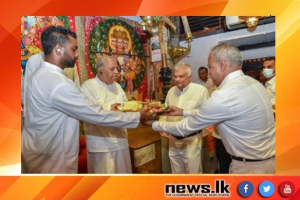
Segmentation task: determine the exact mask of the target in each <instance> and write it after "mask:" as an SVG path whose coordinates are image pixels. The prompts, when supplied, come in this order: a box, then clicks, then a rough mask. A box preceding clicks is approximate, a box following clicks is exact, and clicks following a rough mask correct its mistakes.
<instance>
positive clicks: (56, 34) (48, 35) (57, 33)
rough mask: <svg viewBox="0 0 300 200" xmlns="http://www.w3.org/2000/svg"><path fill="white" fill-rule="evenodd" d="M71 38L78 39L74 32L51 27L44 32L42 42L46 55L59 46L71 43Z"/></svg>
mask: <svg viewBox="0 0 300 200" xmlns="http://www.w3.org/2000/svg"><path fill="white" fill-rule="evenodd" d="M69 36H71V37H73V38H75V39H76V38H77V36H76V34H75V33H74V32H72V31H71V30H70V29H65V28H63V27H61V26H50V27H49V28H47V29H46V30H44V31H43V33H42V36H41V41H42V46H43V50H44V53H45V55H47V54H50V53H51V52H52V51H53V49H54V47H55V46H56V45H57V44H61V45H65V44H66V43H67V42H68V41H69Z"/></svg>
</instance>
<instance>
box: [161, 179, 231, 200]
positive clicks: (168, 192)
mask: <svg viewBox="0 0 300 200" xmlns="http://www.w3.org/2000/svg"><path fill="white" fill-rule="evenodd" d="M229 187H230V185H229V184H225V181H224V180H216V181H215V184H214V188H212V186H211V185H210V184H207V183H204V184H166V185H165V196H166V197H230V190H229Z"/></svg>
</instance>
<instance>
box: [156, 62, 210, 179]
mask: <svg viewBox="0 0 300 200" xmlns="http://www.w3.org/2000/svg"><path fill="white" fill-rule="evenodd" d="M191 78H192V70H191V67H190V65H188V64H186V63H178V64H176V65H175V67H174V73H173V81H174V84H175V86H174V87H172V88H171V89H170V90H169V92H168V94H167V96H166V101H165V105H166V106H168V105H174V106H177V107H179V108H182V109H196V108H200V106H201V105H202V104H203V103H204V101H205V100H206V99H207V98H208V96H209V94H208V91H207V89H206V88H205V87H203V86H202V85H198V84H195V83H191ZM182 119H183V117H182V116H164V117H161V121H180V120H182ZM161 134H162V136H165V137H168V138H169V157H170V163H171V168H172V173H173V174H200V173H202V172H203V170H202V163H201V148H202V131H201V130H197V131H195V132H193V133H191V134H189V135H187V136H184V137H180V136H173V135H172V132H170V135H167V134H166V133H161Z"/></svg>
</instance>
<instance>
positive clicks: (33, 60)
mask: <svg viewBox="0 0 300 200" xmlns="http://www.w3.org/2000/svg"><path fill="white" fill-rule="evenodd" d="M44 61H45V55H44V52H40V53H37V54H34V55H32V56H30V57H29V59H28V60H27V63H26V68H25V76H24V91H26V90H27V87H28V84H29V80H30V77H31V75H32V74H33V73H34V72H35V70H37V69H38V68H39V67H40V66H42V65H43V63H44ZM25 95H26V93H24V98H23V99H24V116H25V110H26V106H25V101H26V98H25Z"/></svg>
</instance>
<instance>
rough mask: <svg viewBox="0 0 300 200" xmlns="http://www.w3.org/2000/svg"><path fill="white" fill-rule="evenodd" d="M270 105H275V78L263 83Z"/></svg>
mask: <svg viewBox="0 0 300 200" xmlns="http://www.w3.org/2000/svg"><path fill="white" fill-rule="evenodd" d="M265 86H266V89H267V91H268V93H269V95H270V98H271V102H272V105H275V76H274V77H273V78H271V79H270V80H268V81H267V82H266V83H265Z"/></svg>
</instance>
